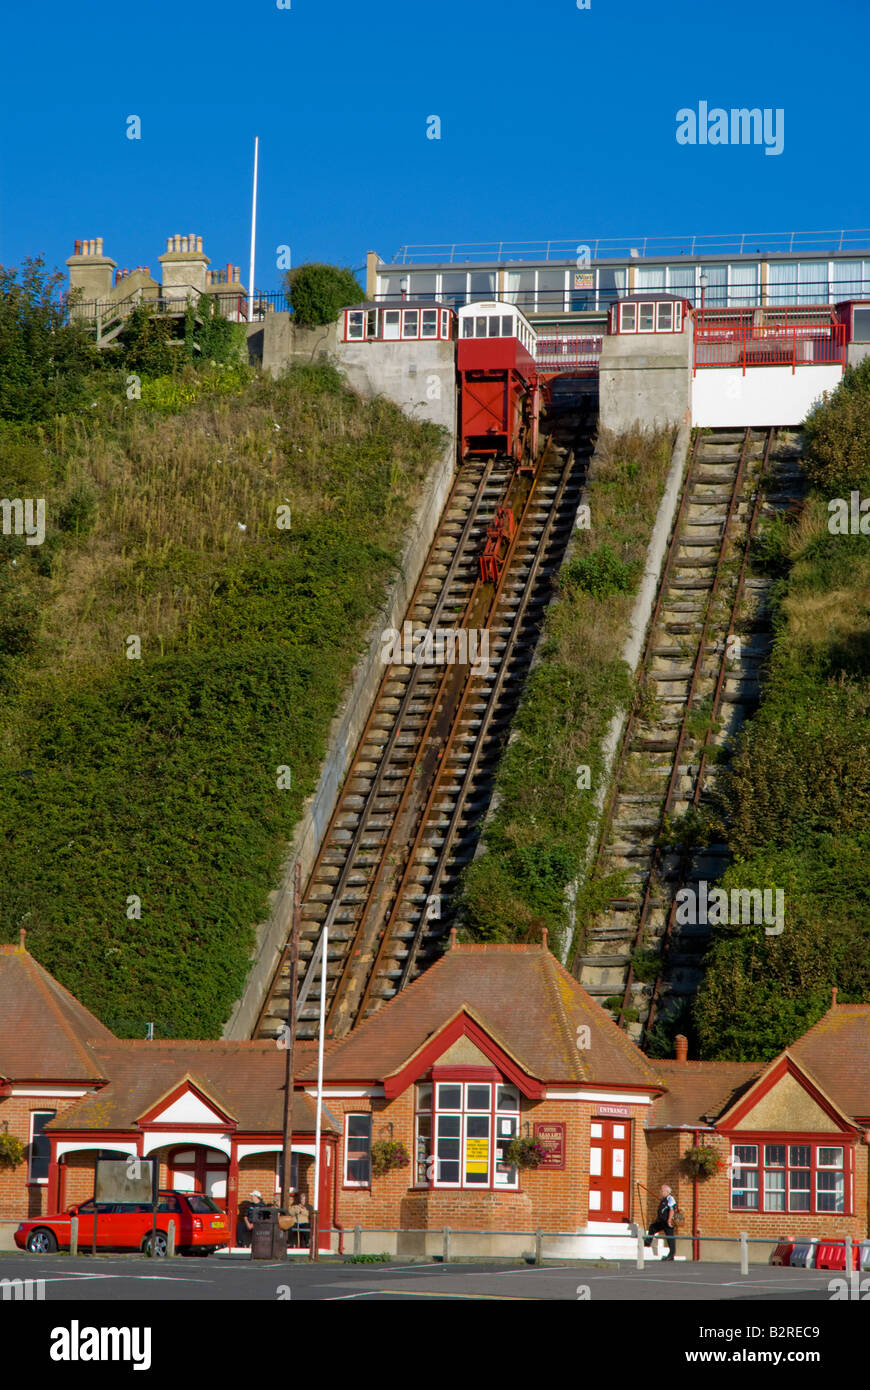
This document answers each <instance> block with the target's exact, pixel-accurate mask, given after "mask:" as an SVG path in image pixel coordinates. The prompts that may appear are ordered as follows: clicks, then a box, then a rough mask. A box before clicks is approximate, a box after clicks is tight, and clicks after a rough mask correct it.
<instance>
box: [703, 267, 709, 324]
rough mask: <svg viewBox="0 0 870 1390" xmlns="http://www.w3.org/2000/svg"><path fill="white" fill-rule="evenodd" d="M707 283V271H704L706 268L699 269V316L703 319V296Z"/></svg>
mask: <svg viewBox="0 0 870 1390" xmlns="http://www.w3.org/2000/svg"><path fill="white" fill-rule="evenodd" d="M707 284H708V280H707V272H706V270H702V271H701V318H702V319H703V317H704V296H705V295H706V293H707Z"/></svg>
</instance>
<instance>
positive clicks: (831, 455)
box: [804, 358, 870, 498]
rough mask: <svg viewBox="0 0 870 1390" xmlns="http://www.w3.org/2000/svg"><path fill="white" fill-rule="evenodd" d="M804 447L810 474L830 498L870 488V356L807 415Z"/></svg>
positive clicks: (854, 368)
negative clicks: (852, 490)
mask: <svg viewBox="0 0 870 1390" xmlns="http://www.w3.org/2000/svg"><path fill="white" fill-rule="evenodd" d="M804 448H805V460H804V467H805V468H806V472H807V476H808V477H809V479H810V481H811V482H812V483H813V484H814V485H815V486H816V487H817V488H819V489H820V491H822V492H824V493H825V494H826V495H827V496H828V497H829V498H830V497H835V496H841V497H842V496H845V497H848V494H849V492H850V490H851V489H852V488H858V489H859V490H863V491H864V492H865V493H866V492H867V491H870V359H867V358H865V359H864V361H863V362H862V363H860V365H859V366H857V367H850V368H849V369H848V370H847V371H846V373H845V374H844V377H843V380H842V382H841V383H840V385H839V386H838V387H837V388H836V390H835V391H833V392H832V393H831V394H830V395H826V396H825V398H824V400H823V401H822V403H821V404H820V405H817V406H816V408H815V409H814V410H812V411H811V412H810V414H809V415H808V416H807V419H806V422H805V424H804Z"/></svg>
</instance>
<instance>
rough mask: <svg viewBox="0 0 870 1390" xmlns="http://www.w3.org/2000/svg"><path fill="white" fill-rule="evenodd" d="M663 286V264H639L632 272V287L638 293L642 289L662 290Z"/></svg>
mask: <svg viewBox="0 0 870 1390" xmlns="http://www.w3.org/2000/svg"><path fill="white" fill-rule="evenodd" d="M664 287H665V267H664V266H663V265H639V266H638V267H637V269H636V270H635V272H634V288H635V290H637V292H638V293H639V294H642V293H643V291H644V290H663V289H664Z"/></svg>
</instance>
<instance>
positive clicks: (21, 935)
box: [18, 927, 27, 951]
mask: <svg viewBox="0 0 870 1390" xmlns="http://www.w3.org/2000/svg"><path fill="white" fill-rule="evenodd" d="M26 936H27V928H26V927H20V928H19V930H18V945H19V946H20V948H21V950H22V951H26V950H27V947H26V946H25V944H24V938H25V937H26Z"/></svg>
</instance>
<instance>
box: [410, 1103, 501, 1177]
mask: <svg viewBox="0 0 870 1390" xmlns="http://www.w3.org/2000/svg"><path fill="white" fill-rule="evenodd" d="M423 1084H425V1085H431V1086H432V1095H431V1098H430V1106H429V1108H428V1109H427V1108H426V1107H425V1105H424V1106H423V1107H422V1108H421V1107H420V1100H419V1092H415V1100H414V1186H415V1187H417V1188H426V1189H429V1190H431V1189H434V1188H438V1189H441V1190H450V1191H457V1192H458V1191H464V1192H492V1191H498V1192H515V1191H516V1190H517V1188H518V1187H519V1172H518V1170H517V1169H516V1168H512V1169H510V1170H509V1171H508V1172H507V1173H499V1172H498V1171H497V1167H498V1148H499V1144H500V1142H501V1143H507V1142H509V1140H510V1139H511V1138H516V1137H517V1136H518V1135H519V1133H520V1106H521V1101H520V1094H519V1091H518V1090H517V1088H516V1086H514V1085H512V1084H511V1083H510V1082H505V1081H498V1080H478V1081H466V1080H464V1079H462V1078H459V1077H457V1078H456V1079H455V1080H453V1079H451V1078H449V1077H448V1078H445V1077H439V1078H438V1080H437V1081H435V1082H432V1083H429V1082H426V1083H420V1085H421V1086H422V1085H423ZM442 1086H456V1087H458V1088H459V1106H458V1107H448V1106H446V1105H444V1106H442V1105H441V1104H440V1088H441V1087H442ZM473 1086H486V1087H488V1088H489V1109H488V1110H471V1109H469V1105H468V1093H469V1089H470V1088H471V1087H473ZM502 1091H509V1092H510V1095H511V1098H512V1099H513V1100H515V1102H516V1108H511V1109H509V1110H508V1109H499V1108H498V1101H499V1095H500V1093H501V1092H502ZM422 1115H429V1116H431V1137H430V1139H429V1153H428V1156H427V1166H428V1168H429V1170H430V1172H431V1177H430V1178H428V1179H426V1178H421V1177H420V1175H419V1172H418V1168H417V1164H418V1163H419V1161H420V1160H419V1157H418V1148H419V1137H420V1136H419V1121H420V1117H421V1116H422ZM440 1116H455V1117H457V1118H458V1119H459V1134H458V1135H456V1136H452V1135H451V1136H445V1137H448V1138H453V1137H455V1138H456V1139H458V1141H459V1156H458V1158H457V1159H448V1160H444V1161H445V1162H450V1163H454V1162H455V1163H458V1165H459V1177H458V1179H457V1181H455V1182H451V1181H448V1180H447V1179H446V1178H442V1177H441V1176H440V1161H439V1158H438V1119H439V1117H440ZM476 1116H485V1117H486V1119H487V1120H488V1125H489V1129H488V1136H487V1148H488V1159H487V1171H486V1181H485V1182H471V1181H469V1179H468V1171H467V1165H468V1137H469V1136H468V1121H469V1119H470V1118H472V1117H476ZM500 1119H501V1120H507V1121H511V1123H512V1127H513V1133H512V1134H511V1135H510V1136H504V1135H502V1136H499V1120H500ZM477 1137H479V1136H476V1135H473V1136H472V1138H477ZM432 1159H434V1160H435V1161H434V1162H430V1160H432Z"/></svg>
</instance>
